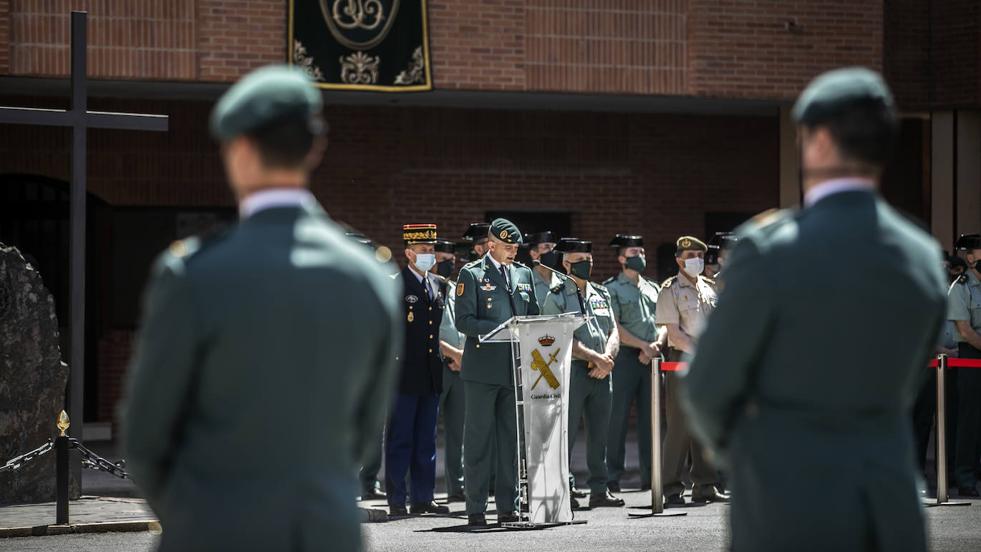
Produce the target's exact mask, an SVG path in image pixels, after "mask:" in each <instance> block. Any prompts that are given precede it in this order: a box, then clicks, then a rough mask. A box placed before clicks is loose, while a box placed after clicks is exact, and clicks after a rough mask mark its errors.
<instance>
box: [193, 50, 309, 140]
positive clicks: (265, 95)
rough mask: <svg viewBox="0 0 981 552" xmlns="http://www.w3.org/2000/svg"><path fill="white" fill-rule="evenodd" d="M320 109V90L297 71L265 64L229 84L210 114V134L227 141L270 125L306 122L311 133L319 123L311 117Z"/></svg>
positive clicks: (283, 66)
mask: <svg viewBox="0 0 981 552" xmlns="http://www.w3.org/2000/svg"><path fill="white" fill-rule="evenodd" d="M322 108H323V100H322V99H321V97H320V91H318V90H317V88H316V87H314V85H313V82H312V81H311V80H310V78H309V77H308V76H307V75H306V73H304V72H303V71H300V70H299V69H295V68H291V67H287V66H285V65H268V66H266V67H262V68H260V69H256V70H255V71H252V72H251V73H249V74H248V75H246V76H244V77H242V79H241V80H239V81H238V82H237V83H235V84H234V85H232V87H231V88H229V89H228V91H227V92H225V94H224V95H223V96H222V97H221V99H219V100H218V103H217V104H216V105H215V108H214V110H212V112H211V135H212V136H214V137H215V139H217V140H220V141H228V140H231V139H233V138H235V137H238V136H241V135H243V134H248V133H250V132H253V131H255V130H258V129H260V128H263V127H265V126H268V125H270V124H273V123H278V122H285V121H289V120H297V121H306V122H308V124H310V126H311V128H310V131H311V132H312V133H313V134H320V133H321V132H322V130H323V128H322V123H321V122H320V120H319V119H317V118H316V117H314V115H316V114H317V113H319V112H320V110H321V109H322Z"/></svg>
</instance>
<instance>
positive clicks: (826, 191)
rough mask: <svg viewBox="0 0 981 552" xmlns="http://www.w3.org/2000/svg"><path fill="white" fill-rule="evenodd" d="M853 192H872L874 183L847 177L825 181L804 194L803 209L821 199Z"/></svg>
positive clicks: (869, 179)
mask: <svg viewBox="0 0 981 552" xmlns="http://www.w3.org/2000/svg"><path fill="white" fill-rule="evenodd" d="M855 190H864V191H869V192H871V191H873V190H875V181H874V180H872V179H871V178H860V177H857V176H848V177H845V178H833V179H831V180H825V181H824V182H821V183H820V184H816V185H814V186H813V187H812V188H811V189H810V190H807V192H806V193H805V194H804V207H810V206H812V205H814V204H815V203H817V202H818V201H821V200H822V199H824V198H826V197H828V196H830V195H834V194H840V193H841V192H853V191H855Z"/></svg>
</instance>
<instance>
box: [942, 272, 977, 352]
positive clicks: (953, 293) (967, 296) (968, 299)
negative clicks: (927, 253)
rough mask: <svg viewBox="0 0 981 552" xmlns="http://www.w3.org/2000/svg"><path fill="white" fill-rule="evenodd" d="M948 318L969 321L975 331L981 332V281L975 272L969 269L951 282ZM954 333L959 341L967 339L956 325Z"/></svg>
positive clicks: (955, 338)
mask: <svg viewBox="0 0 981 552" xmlns="http://www.w3.org/2000/svg"><path fill="white" fill-rule="evenodd" d="M947 320H950V321H956V320H961V321H964V322H967V323H968V325H969V326H971V328H972V329H974V331H976V332H981V281H978V279H977V277H976V276H975V275H974V272H972V271H970V270H968V271H967V272H966V273H964V274H961V275H960V276H958V277H957V279H956V280H954V283H953V284H951V286H950V290H949V291H948V306H947ZM953 335H954V340H955V341H956V342H957V343H960V342H966V341H967V340H966V339H964V337H963V336H962V335H961V333H960V332H959V331H957V328H956V326H955V327H954V329H953Z"/></svg>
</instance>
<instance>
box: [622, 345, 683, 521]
mask: <svg viewBox="0 0 981 552" xmlns="http://www.w3.org/2000/svg"><path fill="white" fill-rule="evenodd" d="M661 361H662V359H661V357H660V356H656V357H654V358H653V359H652V360H651V513H649V514H647V513H644V514H635V513H632V512H631V513H630V514H628V515H629V516H630V517H636V518H642V517H674V516H684V515H688V513H687V512H679V511H673V512H665V511H664V480H663V478H662V473H661V456H662V455H661Z"/></svg>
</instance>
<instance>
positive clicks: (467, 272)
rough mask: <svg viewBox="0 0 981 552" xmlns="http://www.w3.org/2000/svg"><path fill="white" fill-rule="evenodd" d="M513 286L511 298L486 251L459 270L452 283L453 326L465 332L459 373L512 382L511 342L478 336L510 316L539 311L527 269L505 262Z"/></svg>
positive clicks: (480, 380) (466, 378) (476, 378)
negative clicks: (454, 324)
mask: <svg viewBox="0 0 981 552" xmlns="http://www.w3.org/2000/svg"><path fill="white" fill-rule="evenodd" d="M508 270H509V271H510V272H509V274H510V278H511V282H512V286H513V290H512V296H511V297H512V298H513V300H514V309H515V310H514V311H512V308H511V301H510V300H509V299H508V293H507V286H506V285H505V282H504V279H503V277H502V276H501V273H500V272H498V270H497V269H496V268H495V267H494V263H493V262H492V261H491V259H490V256H489V255H485V256H484V257H483V258H482V259H479V260H476V261H474V262H472V263H470V264H468V265H466V266H464V267H463V268H462V269H461V270H460V277H459V279H458V280H457V284H456V329H457V330H459V331H460V332H461V333H462V334H463V335H465V336H467V343H466V346H465V347H464V349H463V369H462V370H461V371H460V377H461V378H462V379H463V380H464V381H473V382H478V383H485V384H490V385H504V386H508V387H510V386H512V381H513V374H512V373H511V370H512V368H511V346H510V345H509V344H507V343H485V344H483V345H481V344H480V343H479V342H478V337H480V336H482V335H484V334H487V333H489V332H490V331H491V330H493V329H494V328H496V327H498V326H499V325H501V323H502V322H504V321H505V320H507V319H508V318H511V317H512V316H534V315H537V314H538V313H539V310H538V300H537V298H536V297H535V285H534V280H532V278H533V275H532V273H531V269H529V268H526V267H519V266H515V265H513V264H512V265H509V266H508Z"/></svg>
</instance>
